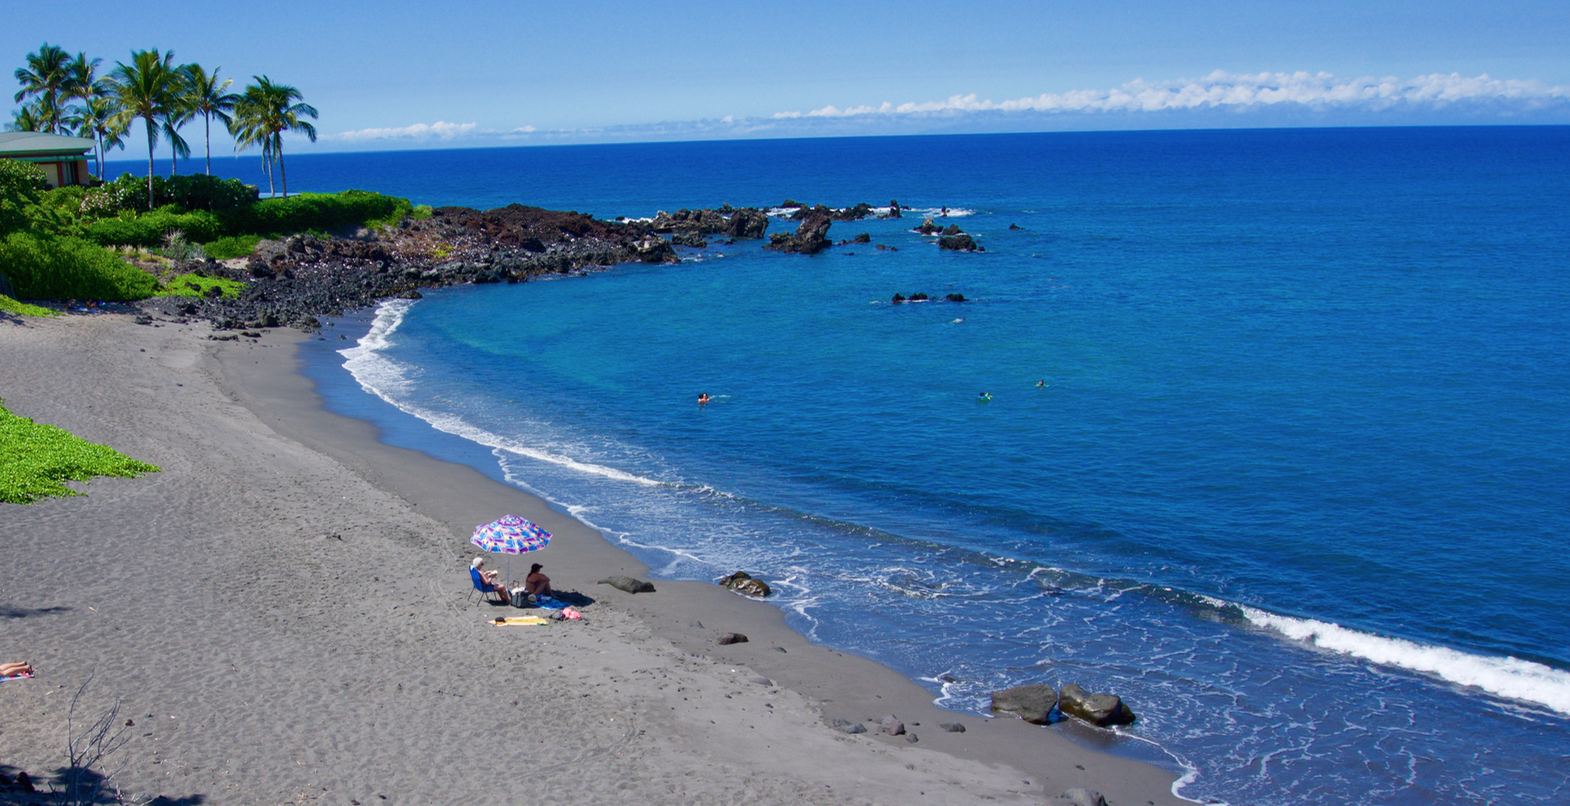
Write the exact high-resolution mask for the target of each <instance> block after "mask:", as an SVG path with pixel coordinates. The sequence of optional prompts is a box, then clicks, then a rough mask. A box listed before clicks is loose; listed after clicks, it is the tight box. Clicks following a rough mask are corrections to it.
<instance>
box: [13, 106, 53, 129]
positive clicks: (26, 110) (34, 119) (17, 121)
mask: <svg viewBox="0 0 1570 806" xmlns="http://www.w3.org/2000/svg"><path fill="white" fill-rule="evenodd" d="M37 107H38V104H28V105H26V106H24V107H22V108H21V109H18V110H16V111H15V112H14V113H12V115H11V122H10V123H7V124H5V130H6V131H8V132H41V131H43V130H44V126H45V123H44V120H43V118H42V117H40V116H39V114H38V108H37Z"/></svg>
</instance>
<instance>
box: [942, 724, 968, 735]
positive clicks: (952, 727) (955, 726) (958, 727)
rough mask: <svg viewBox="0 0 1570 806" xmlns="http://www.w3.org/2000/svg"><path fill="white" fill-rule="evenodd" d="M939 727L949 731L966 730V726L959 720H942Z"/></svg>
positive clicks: (961, 731) (962, 731) (958, 731)
mask: <svg viewBox="0 0 1570 806" xmlns="http://www.w3.org/2000/svg"><path fill="white" fill-rule="evenodd" d="M938 727H940V728H942V729H944V730H946V731H948V732H949V733H964V732H965V726H964V725H961V724H960V723H958V722H941V723H939V724H938Z"/></svg>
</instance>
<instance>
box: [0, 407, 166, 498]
mask: <svg viewBox="0 0 1570 806" xmlns="http://www.w3.org/2000/svg"><path fill="white" fill-rule="evenodd" d="M156 472H158V468H157V467H155V466H153V465H150V464H147V463H146V462H138V461H136V460H135V459H131V458H129V457H127V456H125V455H123V454H121V453H119V452H117V451H115V450H114V449H113V448H109V447H107V446H104V445H94V444H93V443H91V442H88V441H87V440H85V439H82V438H81V437H78V436H75V435H73V434H71V433H70V432H68V431H65V430H62V429H59V428H56V427H54V426H52V425H39V424H37V423H34V422H33V421H32V420H30V419H28V418H26V417H18V416H16V415H15V414H12V413H11V412H9V411H6V410H5V408H4V407H0V502H4V503H11V504H27V503H31V502H33V501H36V500H38V499H39V498H43V497H45V496H50V495H60V496H68V495H80V494H81V493H78V492H76V491H75V490H72V489H71V488H69V487H66V486H65V485H64V484H61V482H63V481H65V480H67V479H70V480H73V481H87V480H88V479H91V478H93V477H95V476H120V477H122V478H135V477H137V476H140V475H142V474H143V473H156Z"/></svg>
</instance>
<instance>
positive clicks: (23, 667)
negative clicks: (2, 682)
mask: <svg viewBox="0 0 1570 806" xmlns="http://www.w3.org/2000/svg"><path fill="white" fill-rule="evenodd" d="M32 674H33V665H32V664H31V663H28V662H26V661H13V662H11V663H0V677H21V676H23V675H27V676H29V677H31V676H32Z"/></svg>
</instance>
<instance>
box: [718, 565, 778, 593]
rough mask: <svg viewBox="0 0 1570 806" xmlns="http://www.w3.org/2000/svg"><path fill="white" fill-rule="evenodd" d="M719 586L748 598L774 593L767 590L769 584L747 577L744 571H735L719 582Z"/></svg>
mask: <svg viewBox="0 0 1570 806" xmlns="http://www.w3.org/2000/svg"><path fill="white" fill-rule="evenodd" d="M720 586H721V587H725V588H730V589H731V590H733V591H736V592H737V593H744V594H746V595H748V596H757V597H765V596H768V595H769V594H771V593H773V592H774V591H773V590H771V589H770V588H769V583H767V582H764V581H763V580H761V579H754V578H753V577H751V576H748V574H747V572H746V571H737V572H736V573H734V574H731V575H730V576H728V577H725V578H724V579H722V580H720Z"/></svg>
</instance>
